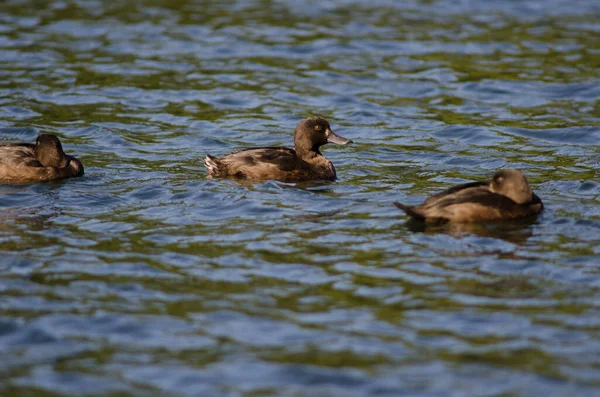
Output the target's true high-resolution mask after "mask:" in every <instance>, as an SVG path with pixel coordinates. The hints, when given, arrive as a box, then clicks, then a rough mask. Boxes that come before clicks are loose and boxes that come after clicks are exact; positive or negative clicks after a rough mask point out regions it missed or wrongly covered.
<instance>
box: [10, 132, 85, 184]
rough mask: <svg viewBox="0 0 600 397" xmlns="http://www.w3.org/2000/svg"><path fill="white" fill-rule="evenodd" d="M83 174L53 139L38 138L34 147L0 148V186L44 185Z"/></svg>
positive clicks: (22, 145)
mask: <svg viewBox="0 0 600 397" xmlns="http://www.w3.org/2000/svg"><path fill="white" fill-rule="evenodd" d="M83 173H84V170H83V164H81V161H79V160H78V159H76V158H75V157H73V156H69V155H68V154H66V153H65V152H64V151H63V148H62V145H61V143H60V140H59V139H58V137H57V136H56V135H52V134H40V135H39V136H38V137H37V139H36V141H35V144H32V143H3V144H0V182H4V183H31V182H45V181H53V180H59V179H65V178H72V177H78V176H82V175H83Z"/></svg>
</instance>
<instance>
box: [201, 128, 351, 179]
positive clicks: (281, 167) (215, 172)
mask: <svg viewBox="0 0 600 397" xmlns="http://www.w3.org/2000/svg"><path fill="white" fill-rule="evenodd" d="M351 142H352V141H351V140H350V139H346V138H343V137H341V136H339V135H336V134H335V133H334V132H333V131H331V127H330V126H329V123H328V122H327V120H325V119H324V118H321V117H309V118H306V119H304V120H302V121H300V123H299V124H298V126H297V127H296V131H295V132H294V148H295V150H294V149H288V148H285V147H262V148H250V149H245V150H240V151H238V152H233V153H230V154H227V155H225V156H223V157H219V158H217V157H213V156H211V155H208V156H206V157H205V158H204V164H205V165H206V168H207V170H208V176H209V177H234V178H241V179H250V180H261V179H276V180H279V181H284V182H300V181H310V180H317V179H323V180H328V181H333V180H335V178H336V173H335V168H334V167H333V164H332V163H331V161H329V160H327V159H326V158H325V156H323V155H322V154H321V152H320V151H319V147H321V146H323V145H325V144H327V143H337V144H341V145H346V144H348V143H351Z"/></svg>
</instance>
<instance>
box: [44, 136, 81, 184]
mask: <svg viewBox="0 0 600 397" xmlns="http://www.w3.org/2000/svg"><path fill="white" fill-rule="evenodd" d="M35 156H36V158H37V160H38V161H39V162H40V164H42V166H44V167H52V168H66V167H69V168H70V169H71V170H72V176H81V175H83V164H81V161H79V160H78V159H76V158H75V157H73V156H69V155H68V154H66V153H65V152H64V151H63V148H62V145H61V143H60V140H59V139H58V137H57V136H56V135H52V134H40V135H39V136H38V137H37V139H36V141H35Z"/></svg>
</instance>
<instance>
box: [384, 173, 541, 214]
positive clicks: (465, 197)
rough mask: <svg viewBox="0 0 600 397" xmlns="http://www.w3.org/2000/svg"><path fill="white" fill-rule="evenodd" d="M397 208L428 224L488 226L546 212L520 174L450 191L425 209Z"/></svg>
mask: <svg viewBox="0 0 600 397" xmlns="http://www.w3.org/2000/svg"><path fill="white" fill-rule="evenodd" d="M394 205H395V206H396V207H398V208H400V209H401V210H402V211H404V212H405V213H406V214H407V215H409V216H411V217H413V218H415V219H419V220H422V221H425V222H426V223H445V222H482V221H483V222H485V221H501V220H514V219H520V218H525V217H528V216H532V215H536V214H539V213H540V212H541V211H542V210H543V209H544V204H542V200H540V198H539V197H538V196H537V195H536V194H535V193H533V192H532V191H531V188H530V187H529V184H528V183H527V178H525V175H523V173H521V171H519V170H514V169H506V170H500V171H497V172H496V173H495V174H494V177H493V178H492V180H491V181H490V182H472V183H466V184H463V185H458V186H455V187H452V188H450V189H447V190H445V191H443V192H441V193H439V194H436V195H435V196H432V197H430V198H428V199H427V200H425V202H424V203H423V204H421V205H415V206H409V205H405V204H402V203H399V202H395V203H394Z"/></svg>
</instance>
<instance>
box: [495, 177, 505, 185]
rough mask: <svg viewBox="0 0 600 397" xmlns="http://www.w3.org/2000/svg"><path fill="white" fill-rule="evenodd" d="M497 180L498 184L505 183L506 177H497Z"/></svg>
mask: <svg viewBox="0 0 600 397" xmlns="http://www.w3.org/2000/svg"><path fill="white" fill-rule="evenodd" d="M495 179H496V183H498V184H500V183H502V182H504V177H502V176H497V177H496V178H495Z"/></svg>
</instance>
